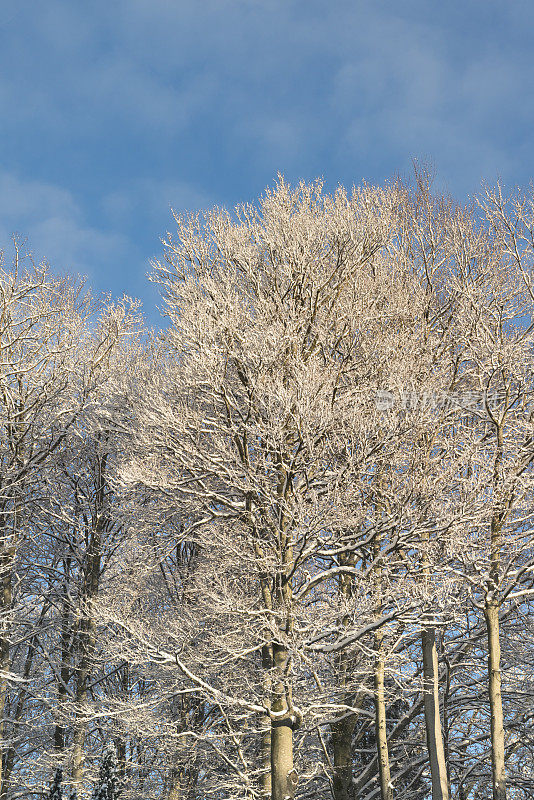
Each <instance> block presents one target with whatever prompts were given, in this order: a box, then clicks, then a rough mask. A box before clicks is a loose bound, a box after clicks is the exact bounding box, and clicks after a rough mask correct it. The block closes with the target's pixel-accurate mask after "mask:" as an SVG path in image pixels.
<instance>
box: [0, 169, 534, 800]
mask: <svg viewBox="0 0 534 800" xmlns="http://www.w3.org/2000/svg"><path fill="white" fill-rule="evenodd" d="M175 223H176V231H175V232H174V233H169V234H168V235H167V238H166V241H165V246H164V247H165V249H164V257H163V258H162V260H161V261H160V262H156V263H155V264H154V273H153V276H152V278H153V280H154V281H155V282H156V283H157V284H158V285H159V288H160V290H161V292H162V296H163V300H164V313H165V314H166V316H167V319H168V324H167V325H166V327H165V328H164V329H163V330H162V331H161V332H159V333H156V334H155V335H154V336H150V337H149V336H146V337H143V334H142V331H141V329H140V326H141V324H142V323H141V320H140V319H139V317H138V310H137V309H138V306H137V304H136V303H135V302H134V301H130V300H128V299H127V298H125V299H123V300H122V301H119V302H117V303H114V302H112V301H110V300H104V301H98V302H95V301H94V300H93V299H92V298H91V297H90V296H89V295H88V294H87V293H86V292H85V290H84V289H83V287H82V283H81V282H79V281H76V280H71V279H59V278H56V277H54V276H53V274H52V273H51V272H50V270H48V269H47V268H45V267H42V266H35V265H33V264H32V263H31V261H27V260H25V259H24V258H23V257H22V256H21V255H20V253H19V252H18V251H17V250H16V251H15V262H14V266H13V268H12V269H11V270H7V269H6V270H4V271H3V272H2V273H1V274H0V300H1V306H0V324H1V327H0V352H1V353H2V354H3V358H2V363H1V364H0V391H1V393H2V398H3V400H2V402H3V406H2V408H3V411H2V414H3V418H2V419H3V421H2V426H3V427H2V431H3V433H4V439H3V440H2V441H3V444H2V441H0V467H1V470H0V472H1V474H0V479H1V486H2V491H1V492H0V495H1V496H0V501H1V502H0V512H1V514H2V517H1V518H2V520H3V531H4V535H3V537H2V542H1V544H2V553H3V555H2V554H0V555H1V576H0V577H1V579H2V587H3V588H2V597H3V601H2V603H3V605H2V611H1V614H0V622H1V625H2V629H1V631H0V634H1V635H0V655H1V657H2V666H1V673H0V681H2V683H1V685H0V690H1V691H0V699H1V710H2V715H1V723H0V725H1V727H0V740H1V744H2V750H3V758H2V773H1V784H0V796H1V798H2V800H16V799H17V798H20V797H25V798H27V797H31V798H35V800H37V798H42V797H43V796H47V795H48V794H49V792H50V791H51V789H50V785H51V784H50V778H51V775H54V774H55V775H56V779H55V783H53V784H52V785H53V790H54V791H55V792H56V793H57V792H60V791H61V789H60V787H61V786H62V793H63V796H65V795H67V796H68V795H69V794H73V793H77V795H78V797H80V798H81V800H88V798H89V797H90V796H91V793H93V794H94V795H95V796H96V795H97V794H98V796H100V795H101V794H102V795H105V796H106V797H108V796H109V797H112V796H113V797H115V796H118V794H119V788H120V797H121V798H124V800H149V798H151V799H152V800H178V798H180V800H183V799H184V798H187V800H193V798H194V800H201V798H202V800H204V798H210V797H212V798H217V800H219V799H220V800H222V798H226V799H228V798H235V800H237V798H247V800H252V798H254V800H288V798H289V800H291V798H299V800H304V798H315V799H316V798H327V797H334V798H335V800H356V798H358V800H378V798H380V800H392V798H399V800H408V798H409V799H410V800H428V798H429V797H432V799H433V800H489V798H490V797H491V796H492V797H493V800H505V798H508V800H528V798H529V797H530V796H531V795H532V791H533V790H534V775H533V773H532V769H531V768H530V766H529V764H530V762H531V760H532V754H533V753H534V737H533V736H532V731H531V725H530V720H531V716H532V703H531V697H532V680H531V675H532V653H531V651H532V632H533V630H534V628H533V624H532V610H533V602H534V597H533V591H534V581H533V572H534V549H533V537H532V531H533V526H532V510H531V509H532V499H533V498H532V471H533V468H532V465H533V462H534V444H533V442H534V440H533V429H532V426H533V423H534V416H533V411H532V393H533V389H534V386H533V380H532V376H533V370H532V353H533V344H534V342H533V335H534V329H533V327H532V304H533V300H534V295H533V290H532V286H533V283H532V268H533V266H534V264H533V251H534V246H533V242H534V201H533V198H532V193H524V192H523V193H522V192H517V193H515V194H513V195H511V196H510V197H506V196H504V193H503V190H501V189H499V188H497V189H496V190H487V191H485V192H484V193H482V195H481V196H480V198H479V200H478V201H477V202H476V203H473V204H471V205H469V206H465V207H460V206H459V205H458V204H456V203H455V202H454V201H453V200H451V199H450V198H447V197H443V196H441V195H439V194H436V193H434V192H433V191H432V190H431V186H430V181H429V179H428V176H427V175H425V174H424V173H417V174H416V178H415V181H414V183H413V185H408V184H404V183H403V182H401V181H397V182H395V183H392V184H387V185H385V186H384V187H383V188H375V187H370V186H362V187H360V188H358V189H354V190H353V191H352V192H349V193H348V192H346V191H345V190H343V189H341V188H340V189H338V190H337V191H336V192H334V193H333V194H328V193H325V192H324V191H323V186H322V184H321V182H320V181H316V182H313V183H311V184H307V183H301V184H299V185H298V186H296V187H294V188H291V187H290V186H288V185H287V184H286V182H285V181H284V180H283V179H282V178H279V180H278V182H277V183H276V185H275V186H274V187H273V188H272V189H269V190H267V191H266V192H265V194H264V195H263V197H261V198H260V200H259V201H258V203H257V204H255V205H246V206H240V207H238V208H237V209H236V210H235V211H234V212H232V213H228V212H226V211H224V210H221V209H214V210H212V211H208V212H205V213H203V214H198V215H186V216H183V217H179V216H176V218H175ZM2 309H3V310H2ZM2 376H3V377H2ZM2 387H3V388H2ZM0 439H1V437H0ZM2 448H3V449H2ZM104 751H105V754H106V755H105V758H104V761H102V753H103V752H104ZM112 751H113V752H112ZM112 762H113V768H112V769H111V766H112ZM61 770H62V775H63V776H64V777H63V778H62V780H60V779H59V778H58V777H57V776H59V775H60V771H61Z"/></svg>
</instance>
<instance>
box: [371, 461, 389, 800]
mask: <svg viewBox="0 0 534 800" xmlns="http://www.w3.org/2000/svg"><path fill="white" fill-rule="evenodd" d="M383 488H384V478H383V475H382V474H380V475H379V476H378V480H377V489H378V496H377V501H376V510H377V512H380V511H381V510H382V508H383V500H382V498H381V496H380V492H381V491H382V490H383ZM380 549H381V537H380V534H379V533H378V532H377V534H376V536H375V540H374V543H373V556H374V573H375V580H376V590H377V603H376V610H375V619H376V620H377V621H379V620H380V616H381V614H382V606H383V599H382V591H383V589H382V561H381V557H380ZM374 638H375V653H376V656H375V664H374V704H375V739H376V752H377V756H378V775H379V779H380V797H381V800H393V787H392V785H391V769H390V766H389V749H388V738H387V726H386V690H385V680H384V678H385V663H384V646H383V642H384V633H383V630H382V628H377V629H376V631H375V637H374Z"/></svg>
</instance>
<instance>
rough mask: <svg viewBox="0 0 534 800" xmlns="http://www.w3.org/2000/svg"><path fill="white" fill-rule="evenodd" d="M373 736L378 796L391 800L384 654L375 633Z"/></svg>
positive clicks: (380, 637)
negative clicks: (378, 778) (378, 782)
mask: <svg viewBox="0 0 534 800" xmlns="http://www.w3.org/2000/svg"><path fill="white" fill-rule="evenodd" d="M375 650H376V660H375V675H374V684H375V687H374V688H375V698H374V700H375V736H376V750H377V754H378V773H379V776H380V796H381V798H382V800H393V787H392V785H391V770H390V766H389V749H388V739H387V728H386V693H385V684H384V672H385V669H384V654H383V648H382V634H381V632H380V631H377V634H376V636H375Z"/></svg>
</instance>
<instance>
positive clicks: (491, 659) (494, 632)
mask: <svg viewBox="0 0 534 800" xmlns="http://www.w3.org/2000/svg"><path fill="white" fill-rule="evenodd" d="M484 616H485V618H486V626H487V629H488V679H489V700H490V711H491V772H492V781H493V800H506V767H505V763H504V752H505V751H504V717H503V710H502V695H501V645H500V638H499V604H498V603H492V602H486V605H485V608H484Z"/></svg>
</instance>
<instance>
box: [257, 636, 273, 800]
mask: <svg viewBox="0 0 534 800" xmlns="http://www.w3.org/2000/svg"><path fill="white" fill-rule="evenodd" d="M261 664H262V670H263V675H264V678H263V681H264V690H263V702H264V705H265V706H266V708H267V709H269V710H271V674H272V668H273V649H272V645H270V644H265V645H264V646H263V647H262V652H261ZM260 724H261V739H260V765H261V766H260V769H261V775H260V788H261V797H262V800H271V794H272V777H271V747H272V732H271V719H270V717H269V716H264V717H263V718H262V719H261V721H260Z"/></svg>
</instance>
